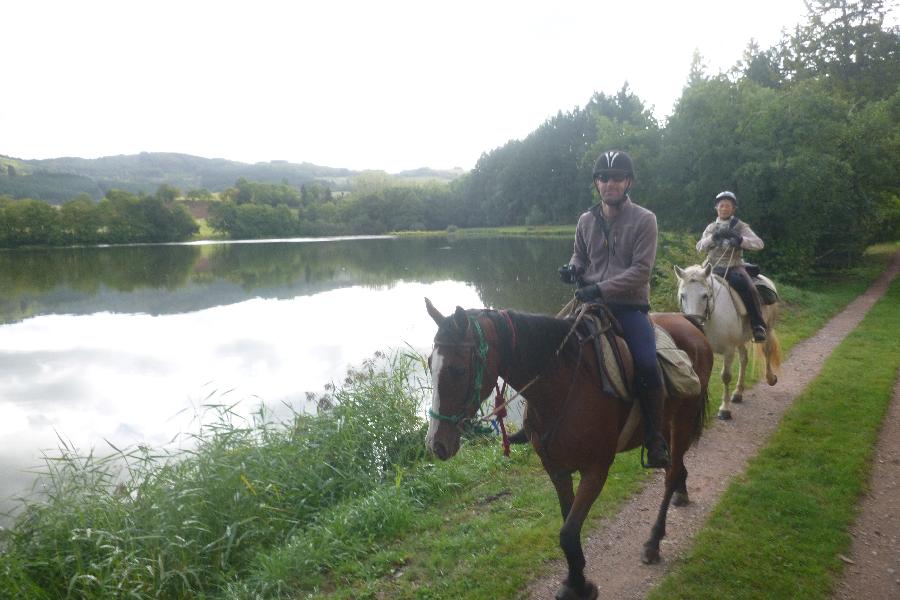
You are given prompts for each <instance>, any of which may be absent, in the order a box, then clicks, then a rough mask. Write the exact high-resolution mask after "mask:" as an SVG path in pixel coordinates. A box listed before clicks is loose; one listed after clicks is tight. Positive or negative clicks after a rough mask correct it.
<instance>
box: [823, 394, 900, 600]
mask: <svg viewBox="0 0 900 600" xmlns="http://www.w3.org/2000/svg"><path fill="white" fill-rule="evenodd" d="M870 486H871V487H870V489H869V493H868V494H866V496H865V497H864V498H863V500H862V502H860V506H859V511H860V512H859V517H858V518H857V520H856V523H855V524H854V525H853V527H852V528H851V529H850V534H851V535H852V536H853V547H852V548H851V550H850V554H849V555H848V556H842V557H841V558H842V559H843V560H844V561H845V562H847V566H846V568H845V569H844V578H843V579H842V580H841V581H840V583H839V584H838V586H837V589H836V590H835V594H834V598H835V599H836V600H857V599H858V598H871V599H872V600H876V599H879V598H900V380H898V381H897V385H895V386H894V399H893V402H892V403H891V407H890V409H889V410H888V414H887V417H885V420H884V425H883V426H882V429H881V434H880V435H879V436H878V445H877V446H876V447H875V457H874V466H873V468H872V480H871V482H870Z"/></svg>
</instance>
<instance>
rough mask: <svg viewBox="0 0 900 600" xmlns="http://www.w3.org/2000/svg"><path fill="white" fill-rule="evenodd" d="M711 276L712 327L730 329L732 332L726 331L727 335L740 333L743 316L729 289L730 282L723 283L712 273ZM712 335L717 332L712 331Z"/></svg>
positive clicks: (710, 319)
mask: <svg viewBox="0 0 900 600" xmlns="http://www.w3.org/2000/svg"><path fill="white" fill-rule="evenodd" d="M710 278H711V280H712V292H713V302H714V305H713V308H712V311H710V315H709V325H710V326H711V329H713V330H715V329H719V330H721V331H722V332H727V331H729V330H730V331H731V333H726V335H733V332H734V331H737V332H738V334H739V333H740V331H741V328H742V322H741V316H740V315H739V314H738V312H737V308H736V307H735V306H734V301H733V300H732V299H731V290H729V289H728V284H726V283H722V282H721V281H719V280H718V279H717V278H715V277H713V276H712V275H710ZM712 335H715V333H714V332H712Z"/></svg>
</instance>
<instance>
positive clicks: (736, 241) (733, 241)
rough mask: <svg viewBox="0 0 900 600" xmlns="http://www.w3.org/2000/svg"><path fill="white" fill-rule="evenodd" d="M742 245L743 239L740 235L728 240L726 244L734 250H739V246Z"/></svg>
mask: <svg viewBox="0 0 900 600" xmlns="http://www.w3.org/2000/svg"><path fill="white" fill-rule="evenodd" d="M743 243H744V238H743V237H742V236H741V235H738V234H737V233H736V234H734V235H733V236H731V237H730V238H729V239H728V244H729V245H730V246H732V247H734V248H740V247H741V244H743Z"/></svg>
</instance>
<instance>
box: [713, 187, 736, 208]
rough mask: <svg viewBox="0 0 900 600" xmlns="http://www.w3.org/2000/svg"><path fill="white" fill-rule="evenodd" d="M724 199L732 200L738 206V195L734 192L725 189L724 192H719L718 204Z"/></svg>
mask: <svg viewBox="0 0 900 600" xmlns="http://www.w3.org/2000/svg"><path fill="white" fill-rule="evenodd" d="M722 200H731V203H732V204H733V205H734V207H735V208H737V196H735V195H734V192H729V191H728V190H725V191H724V192H719V193H718V195H717V196H716V206H718V205H719V202H721V201H722Z"/></svg>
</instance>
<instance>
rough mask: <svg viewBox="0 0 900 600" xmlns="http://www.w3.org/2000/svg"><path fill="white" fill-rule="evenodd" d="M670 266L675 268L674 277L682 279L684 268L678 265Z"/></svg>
mask: <svg viewBox="0 0 900 600" xmlns="http://www.w3.org/2000/svg"><path fill="white" fill-rule="evenodd" d="M672 267H673V268H674V269H675V277H677V278H678V279H681V280H684V269H682V268H681V267H679V266H678V265H672Z"/></svg>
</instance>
